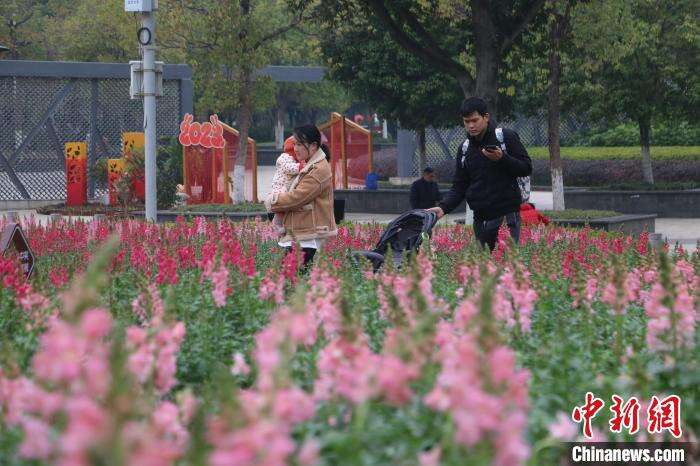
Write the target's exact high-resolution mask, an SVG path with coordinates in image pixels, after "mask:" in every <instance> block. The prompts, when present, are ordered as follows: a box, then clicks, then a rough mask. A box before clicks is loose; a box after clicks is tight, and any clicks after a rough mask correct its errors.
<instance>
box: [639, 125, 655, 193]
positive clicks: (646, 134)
mask: <svg viewBox="0 0 700 466" xmlns="http://www.w3.org/2000/svg"><path fill="white" fill-rule="evenodd" d="M639 140H640V142H641V143H642V175H643V176H644V182H645V183H649V184H654V173H653V171H652V167H651V153H650V151H649V148H650V146H651V120H650V119H649V118H647V117H642V118H640V119H639Z"/></svg>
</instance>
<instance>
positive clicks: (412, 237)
mask: <svg viewBox="0 0 700 466" xmlns="http://www.w3.org/2000/svg"><path fill="white" fill-rule="evenodd" d="M437 220H438V218H437V215H436V214H435V212H428V211H427V210H423V209H414V210H410V211H408V212H404V213H403V214H401V215H399V216H398V217H397V218H395V219H394V220H392V221H391V223H389V225H388V226H387V228H386V230H384V233H382V236H381V237H380V238H379V242H378V243H377V246H376V247H375V248H374V250H372V251H353V252H352V253H351V257H352V258H353V259H355V260H359V258H360V257H364V258H365V259H367V260H369V261H370V262H371V263H372V266H373V268H374V271H375V272H377V271H378V270H379V269H380V268H381V267H382V265H384V260H385V257H386V255H387V252H388V251H389V250H391V256H392V259H393V264H394V267H396V268H399V267H401V263H402V261H403V256H404V252H408V253H412V252H413V251H417V250H418V248H419V247H420V245H421V243H422V242H423V233H425V234H427V235H428V236H430V235H431V234H432V231H433V227H434V226H435V223H437Z"/></svg>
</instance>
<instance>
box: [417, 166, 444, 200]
mask: <svg viewBox="0 0 700 466" xmlns="http://www.w3.org/2000/svg"><path fill="white" fill-rule="evenodd" d="M440 199H442V195H441V194H440V189H439V188H438V184H437V182H436V181H435V170H433V168H432V167H425V168H424V169H423V177H422V178H420V179H418V180H416V181H414V182H413V184H412V185H411V209H428V208H430V207H435V206H436V205H437V203H438V202H439V201H440Z"/></svg>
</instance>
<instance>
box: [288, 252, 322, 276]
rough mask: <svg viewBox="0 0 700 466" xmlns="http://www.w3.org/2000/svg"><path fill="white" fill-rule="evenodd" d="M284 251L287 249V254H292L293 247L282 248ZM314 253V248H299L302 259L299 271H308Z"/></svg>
mask: <svg viewBox="0 0 700 466" xmlns="http://www.w3.org/2000/svg"><path fill="white" fill-rule="evenodd" d="M284 250H285V251H287V254H293V252H292V251H293V249H292V248H291V247H287V248H284ZM315 255H316V248H301V257H302V260H303V263H302V266H301V271H302V272H304V273H306V272H308V271H309V267H311V263H312V261H313V260H314V256H315Z"/></svg>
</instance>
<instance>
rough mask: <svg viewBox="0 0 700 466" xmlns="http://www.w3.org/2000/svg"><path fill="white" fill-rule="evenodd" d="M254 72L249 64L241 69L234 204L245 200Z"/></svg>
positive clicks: (234, 168) (234, 169) (234, 171)
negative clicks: (246, 160) (246, 161)
mask: <svg viewBox="0 0 700 466" xmlns="http://www.w3.org/2000/svg"><path fill="white" fill-rule="evenodd" d="M251 77H252V72H251V70H250V68H249V67H248V66H244V67H243V69H242V70H241V81H240V84H241V90H240V92H241V94H240V103H241V107H240V111H239V113H238V131H239V136H240V140H239V142H238V152H237V153H236V164H235V165H234V167H233V176H232V178H233V190H232V200H233V203H234V204H238V203H241V202H245V159H246V154H247V152H248V133H249V132H250V119H251V114H252V109H251V105H252V103H251V95H250V94H251V91H252V82H251Z"/></svg>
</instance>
